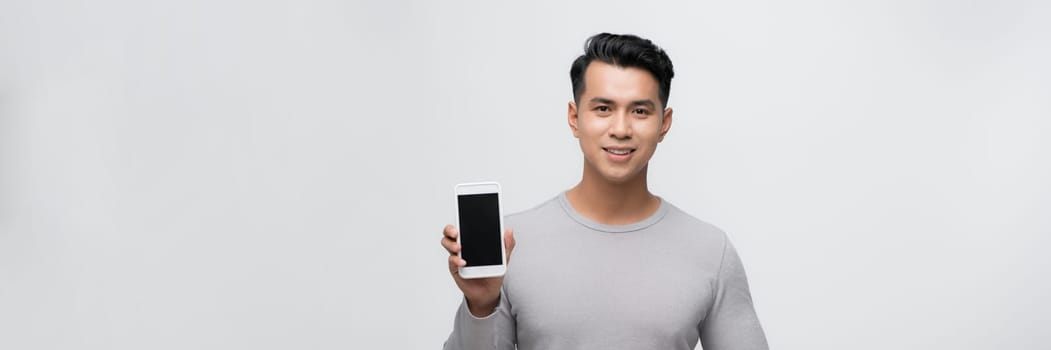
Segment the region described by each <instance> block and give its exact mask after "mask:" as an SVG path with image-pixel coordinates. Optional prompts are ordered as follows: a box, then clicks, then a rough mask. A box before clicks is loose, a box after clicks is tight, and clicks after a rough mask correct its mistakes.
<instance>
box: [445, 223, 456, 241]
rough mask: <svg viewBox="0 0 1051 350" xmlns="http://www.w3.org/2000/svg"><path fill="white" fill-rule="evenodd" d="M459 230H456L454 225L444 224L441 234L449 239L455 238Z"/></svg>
mask: <svg viewBox="0 0 1051 350" xmlns="http://www.w3.org/2000/svg"><path fill="white" fill-rule="evenodd" d="M459 233H460V232H459V231H457V230H456V226H453V225H445V229H443V230H442V235H444V236H445V237H449V239H452V240H454V241H455V240H456V236H457V235H459Z"/></svg>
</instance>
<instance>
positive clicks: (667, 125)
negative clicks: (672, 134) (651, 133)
mask: <svg viewBox="0 0 1051 350" xmlns="http://www.w3.org/2000/svg"><path fill="white" fill-rule="evenodd" d="M672 112H673V111H672V110H671V108H665V109H664V117H662V118H661V134H660V137H658V138H657V142H661V141H664V135H665V134H667V133H668V130H671V115H672Z"/></svg>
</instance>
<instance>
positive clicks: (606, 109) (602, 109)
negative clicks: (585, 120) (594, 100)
mask: <svg viewBox="0 0 1051 350" xmlns="http://www.w3.org/2000/svg"><path fill="white" fill-rule="evenodd" d="M595 110H596V111H599V112H609V111H611V109H609V106H598V107H595Z"/></svg>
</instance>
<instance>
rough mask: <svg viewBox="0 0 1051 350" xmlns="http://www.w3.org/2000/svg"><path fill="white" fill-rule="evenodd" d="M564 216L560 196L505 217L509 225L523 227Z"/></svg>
mask: <svg viewBox="0 0 1051 350" xmlns="http://www.w3.org/2000/svg"><path fill="white" fill-rule="evenodd" d="M560 214H563V211H562V206H561V203H559V201H558V196H555V197H552V198H551V199H548V200H545V201H543V202H541V203H540V204H537V205H535V206H533V207H532V208H529V209H526V210H522V211H517V212H513V213H511V214H507V215H506V216H504V221H505V222H506V223H507V224H509V225H512V226H514V225H521V224H523V223H530V222H536V221H543V220H549V219H551V218H552V217H554V216H556V215H560Z"/></svg>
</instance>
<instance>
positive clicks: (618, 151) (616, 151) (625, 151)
mask: <svg viewBox="0 0 1051 350" xmlns="http://www.w3.org/2000/svg"><path fill="white" fill-rule="evenodd" d="M606 151H607V152H609V153H613V154H616V155H625V154H628V153H631V150H630V149H611V148H607V149H606Z"/></svg>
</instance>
